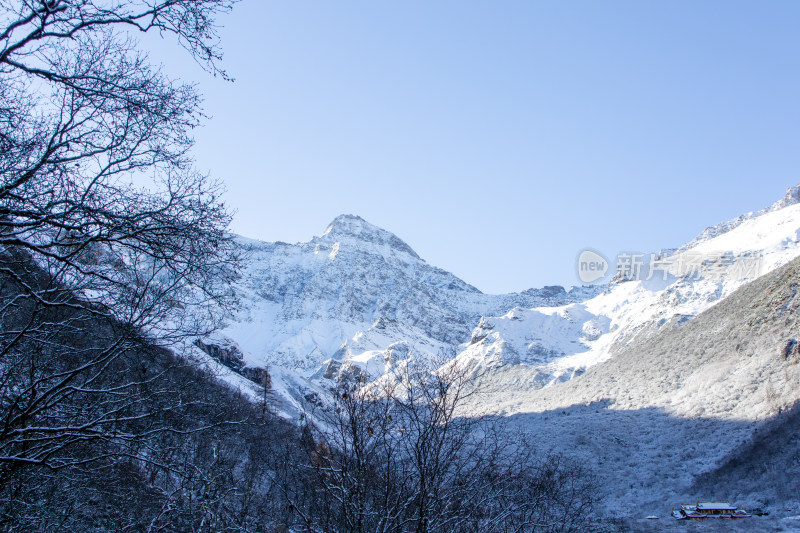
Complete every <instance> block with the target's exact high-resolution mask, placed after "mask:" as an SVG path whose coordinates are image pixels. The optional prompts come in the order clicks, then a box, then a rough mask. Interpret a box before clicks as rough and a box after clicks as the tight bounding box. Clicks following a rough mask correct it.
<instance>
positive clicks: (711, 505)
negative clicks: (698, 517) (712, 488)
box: [697, 502, 738, 511]
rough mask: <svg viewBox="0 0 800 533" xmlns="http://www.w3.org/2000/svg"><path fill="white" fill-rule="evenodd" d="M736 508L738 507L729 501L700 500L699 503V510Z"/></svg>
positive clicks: (731, 509) (730, 509)
mask: <svg viewBox="0 0 800 533" xmlns="http://www.w3.org/2000/svg"><path fill="white" fill-rule="evenodd" d="M736 509H738V507H736V506H735V505H731V504H730V503H728V502H699V503H698V504H697V510H698V511H735V510H736Z"/></svg>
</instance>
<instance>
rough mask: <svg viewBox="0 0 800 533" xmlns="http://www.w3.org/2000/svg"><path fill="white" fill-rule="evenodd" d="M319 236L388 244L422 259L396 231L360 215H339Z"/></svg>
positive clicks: (337, 240)
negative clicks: (379, 225) (386, 228)
mask: <svg viewBox="0 0 800 533" xmlns="http://www.w3.org/2000/svg"><path fill="white" fill-rule="evenodd" d="M319 238H320V239H324V240H330V241H334V242H342V241H356V242H359V243H372V244H378V245H386V246H389V247H390V248H392V249H394V250H397V251H401V252H405V253H407V254H409V255H411V256H412V257H414V258H416V259H420V257H419V256H418V255H417V253H416V252H415V251H414V250H413V249H412V248H411V247H410V246H409V245H408V244H406V243H405V242H404V241H403V240H402V239H400V238H399V237H397V236H396V235H395V234H394V233H392V232H390V231H386V230H385V229H383V228H379V227H378V226H375V225H373V224H370V223H369V222H367V221H366V220H364V219H363V218H361V217H360V216H358V215H348V214H345V215H339V216H338V217H336V218H334V219H333V221H332V222H331V223H330V224H328V227H327V228H325V231H324V232H323V233H322V235H321V236H320V237H319Z"/></svg>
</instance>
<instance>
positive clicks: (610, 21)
mask: <svg viewBox="0 0 800 533" xmlns="http://www.w3.org/2000/svg"><path fill="white" fill-rule="evenodd" d="M219 22H220V23H221V24H222V25H224V28H223V30H222V39H223V40H222V44H223V49H224V50H225V58H224V62H223V66H224V67H225V68H226V70H227V71H228V72H229V74H231V75H232V76H233V77H235V78H236V81H235V82H234V83H227V82H224V81H222V80H219V79H214V78H211V77H210V76H207V75H205V74H203V73H202V72H201V71H199V70H198V69H197V68H195V67H193V66H192V65H191V63H190V61H189V60H187V58H186V57H185V55H181V54H180V53H179V51H178V50H176V49H175V48H174V47H169V46H161V45H153V49H154V50H155V51H154V53H153V59H154V60H156V61H163V63H164V66H165V68H166V69H167V70H168V71H170V72H171V73H172V74H173V75H175V76H180V77H184V78H187V79H190V80H193V81H196V82H197V84H198V87H199V89H200V91H201V92H202V93H204V95H205V109H206V111H207V112H208V113H209V114H210V115H212V119H211V120H210V121H209V122H208V124H207V125H206V126H205V127H203V128H201V129H200V130H198V132H197V135H196V139H197V146H196V150H195V153H196V156H197V161H198V166H199V168H200V169H202V170H206V171H209V172H210V173H211V174H213V175H215V176H218V177H220V178H221V179H223V180H224V181H225V183H226V185H227V188H228V193H227V196H226V201H227V203H228V204H229V205H230V206H231V207H233V208H234V209H235V210H236V211H237V214H236V218H235V221H234V226H233V229H234V231H236V232H238V233H241V234H243V235H246V236H249V237H254V238H259V239H264V240H282V241H288V242H298V241H306V240H308V239H309V238H311V236H313V235H318V234H320V233H321V232H322V231H323V230H324V228H325V226H326V225H327V224H328V223H329V222H330V221H331V220H332V219H333V218H334V217H335V216H336V215H338V214H341V213H353V214H357V215H360V216H362V217H364V218H365V219H366V220H368V221H369V222H372V223H373V224H376V225H378V226H381V227H384V228H386V229H388V230H390V231H392V232H394V233H395V234H397V235H398V236H399V237H400V238H402V239H403V240H405V241H406V242H408V243H409V244H410V245H411V247H412V248H414V249H415V250H416V251H417V252H418V253H419V254H420V256H422V257H423V258H424V259H426V260H427V261H428V262H429V263H432V264H434V265H436V266H439V267H442V268H444V269H447V270H450V271H452V272H454V273H455V274H457V275H458V276H460V277H462V278H463V279H464V280H465V281H467V282H469V283H472V284H473V285H475V286H477V287H478V288H479V289H481V290H483V291H485V292H506V291H516V290H523V289H525V288H529V287H534V286H542V285H546V284H565V285H571V284H574V283H576V282H577V279H576V276H575V270H574V263H575V259H576V255H577V254H578V252H579V251H580V250H581V249H582V248H584V247H591V248H594V249H597V250H600V251H602V252H604V253H605V254H607V255H609V256H611V255H615V254H616V253H617V252H618V251H620V250H636V251H643V252H649V251H652V250H657V249H659V248H662V247H672V246H678V245H680V244H682V243H684V242H686V241H688V240H690V239H692V238H693V237H694V236H695V235H696V234H697V233H699V232H700V231H701V230H702V229H703V228H704V227H706V226H708V225H712V224H715V223H717V222H720V221H723V220H727V219H730V218H733V217H735V216H737V215H739V214H741V213H743V212H747V211H751V210H757V209H759V208H761V207H764V206H766V205H768V204H770V203H772V202H773V201H775V200H777V199H778V198H779V197H781V196H782V195H783V193H784V190H785V188H786V187H788V186H790V185H793V184H796V183H798V182H800V2H797V1H794V0H792V1H771V2H751V1H748V2H738V1H732V0H718V1H703V2H698V1H695V0H692V1H675V2H659V3H656V2H641V1H638V0H637V1H625V2H623V1H608V2H598V1H584V2H579V1H569V2H565V1H502V2H490V1H482V2H478V1H455V0H447V1H445V0H441V1H440V0H436V1H430V0H428V1H418V0H410V1H403V2H374V1H325V2H322V1H317V2H314V1H296V0H285V1H272V0H270V1H265V0H242V1H241V2H240V3H239V4H238V5H237V6H236V7H235V9H234V11H233V12H232V13H231V14H229V15H227V16H225V17H223V18H222V19H220V21H219Z"/></svg>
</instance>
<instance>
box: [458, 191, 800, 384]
mask: <svg viewBox="0 0 800 533" xmlns="http://www.w3.org/2000/svg"><path fill="white" fill-rule="evenodd" d="M798 191H800V189H798V188H797V187H793V188H792V189H790V190H789V192H788V193H787V196H786V198H785V199H784V200H781V201H780V202H778V203H776V204H775V205H774V206H772V207H771V208H768V209H766V210H763V211H762V212H760V213H759V214H758V215H757V216H749V217H747V218H744V219H742V220H739V219H737V222H736V223H735V224H734V223H726V224H724V225H721V226H720V227H718V228H716V229H707V230H705V231H704V232H703V234H702V235H701V237H698V238H697V239H695V240H694V241H693V242H692V243H691V246H686V247H683V248H681V249H680V250H679V251H678V252H676V253H674V254H673V255H671V256H668V257H661V258H657V259H658V261H659V262H658V263H657V264H655V265H653V264H652V263H650V265H653V270H652V274H649V272H648V270H647V268H648V265H645V266H644V268H643V269H642V272H641V273H640V275H639V276H631V275H630V273H627V274H628V276H627V277H628V278H633V279H629V280H628V281H625V278H626V276H617V278H616V281H614V282H613V283H612V284H611V285H610V286H609V288H608V289H607V290H605V291H604V292H603V293H602V294H599V295H598V296H596V297H594V298H591V299H589V300H587V301H585V302H583V303H580V304H568V305H564V306H560V307H556V308H552V307H539V308H532V309H514V310H512V311H511V312H509V313H506V314H503V315H501V316H497V317H486V318H483V319H482V320H481V322H480V323H479V324H478V326H477V327H476V328H475V330H474V331H473V335H472V339H471V342H470V343H469V344H467V345H465V346H463V347H462V350H461V352H460V353H459V355H458V359H459V361H460V363H461V364H466V365H474V366H475V367H476V368H485V367H499V366H503V365H518V364H523V365H525V366H526V368H525V369H524V373H525V374H526V375H528V376H529V377H528V379H527V380H526V382H525V386H526V387H531V386H534V387H540V386H547V385H550V384H553V383H556V382H559V381H564V380H567V379H570V378H572V377H574V376H576V375H580V374H581V373H583V372H585V371H586V369H588V368H590V367H592V366H593V365H596V364H598V363H602V362H604V361H606V360H608V359H609V358H610V357H611V356H613V354H614V353H616V352H619V351H620V350H622V349H624V348H625V347H626V346H628V345H630V344H631V343H633V342H634V341H636V340H641V339H646V338H647V337H649V336H652V335H654V334H655V333H657V332H658V331H659V330H661V329H663V328H671V327H674V326H676V325H679V324H681V323H683V322H685V321H687V320H691V319H692V318H693V317H694V316H696V315H697V314H699V313H701V312H703V311H704V310H706V309H708V308H710V307H711V306H713V305H714V304H716V303H718V302H719V301H721V300H722V299H724V298H725V297H727V296H728V295H730V294H731V293H732V292H733V291H735V290H736V289H738V288H739V287H741V286H743V285H745V284H747V283H749V282H751V281H752V280H754V279H756V278H757V277H759V276H760V275H763V274H766V273H768V272H771V271H772V270H774V269H775V268H777V267H779V266H781V265H784V264H786V263H787V262H789V261H790V260H792V259H793V258H795V257H797V256H798V255H800V204H798V203H797V201H796V198H797V196H798ZM647 259H649V258H647ZM647 263H649V261H647ZM648 278H649V279H648Z"/></svg>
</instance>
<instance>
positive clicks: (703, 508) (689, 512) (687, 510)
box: [672, 500, 752, 520]
mask: <svg viewBox="0 0 800 533" xmlns="http://www.w3.org/2000/svg"><path fill="white" fill-rule="evenodd" d="M672 516H673V517H675V518H677V519H678V520H707V519H709V518H727V519H730V520H735V519H737V518H749V517H750V516H752V515H750V514H748V513H747V511H745V510H744V508H742V507H737V506H735V505H731V503H730V500H726V501H724V502H701V501H700V500H698V501H697V503H696V504H695V505H687V504H684V503H681V506H680V508H679V509H675V508H674V507H673V508H672Z"/></svg>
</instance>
